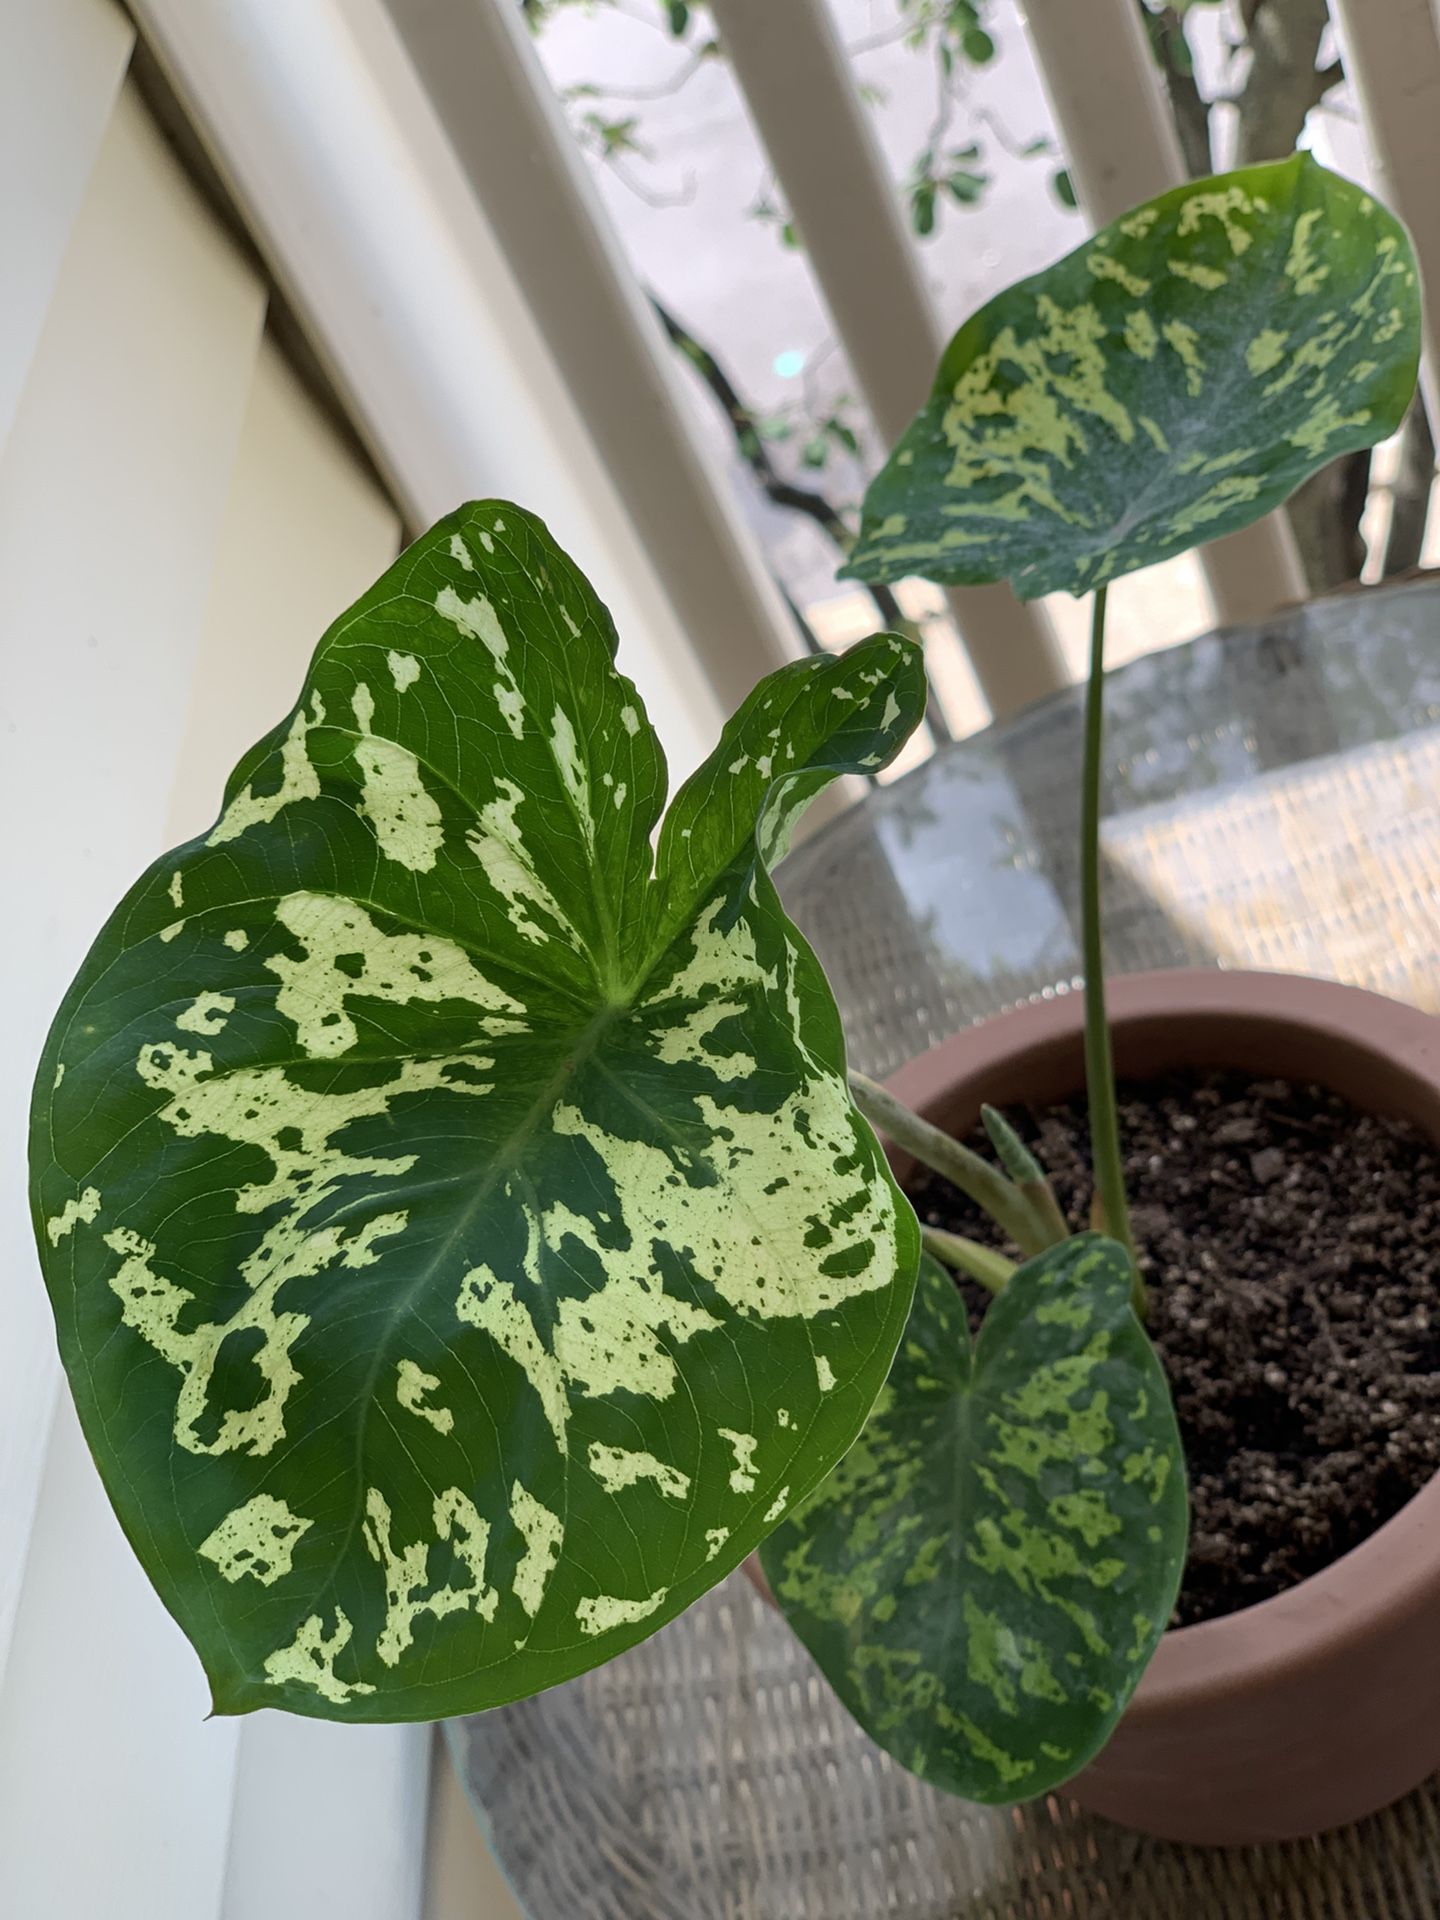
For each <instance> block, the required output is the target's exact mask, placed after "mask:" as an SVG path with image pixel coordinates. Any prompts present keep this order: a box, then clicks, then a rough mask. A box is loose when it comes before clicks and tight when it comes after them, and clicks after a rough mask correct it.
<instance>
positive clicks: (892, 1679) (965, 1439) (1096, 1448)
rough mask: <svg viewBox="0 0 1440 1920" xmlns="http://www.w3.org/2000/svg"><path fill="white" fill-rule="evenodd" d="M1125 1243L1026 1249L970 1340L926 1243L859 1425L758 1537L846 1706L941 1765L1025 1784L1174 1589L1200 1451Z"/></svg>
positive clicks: (1049, 1763)
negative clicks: (839, 1456) (1155, 1340)
mask: <svg viewBox="0 0 1440 1920" xmlns="http://www.w3.org/2000/svg"><path fill="white" fill-rule="evenodd" d="M1129 1290H1130V1268H1129V1259H1128V1256H1127V1255H1126V1254H1125V1252H1124V1250H1123V1249H1122V1248H1120V1247H1119V1246H1117V1245H1115V1244H1114V1243H1113V1242H1110V1241H1105V1240H1101V1239H1099V1238H1097V1237H1096V1236H1094V1235H1085V1236H1081V1237H1080V1238H1077V1239H1075V1240H1071V1241H1067V1242H1066V1243H1065V1244H1064V1245H1063V1246H1060V1247H1055V1248H1051V1249H1049V1250H1048V1251H1047V1252H1046V1253H1044V1254H1042V1255H1040V1256H1039V1257H1038V1258H1037V1259H1035V1260H1032V1261H1030V1262H1029V1263H1028V1264H1027V1265H1026V1266H1024V1267H1022V1268H1021V1269H1020V1270H1019V1272H1017V1273H1016V1274H1015V1275H1014V1276H1013V1277H1012V1278H1011V1279H1010V1281H1009V1282H1008V1283H1007V1285H1006V1287H1005V1289H1004V1291H1003V1292H1002V1293H1001V1294H1000V1295H999V1296H998V1297H997V1298H996V1299H995V1300H994V1301H993V1302H992V1303H991V1305H990V1306H989V1308H988V1309H987V1312H986V1316H985V1320H984V1322H983V1325H982V1330H981V1334H980V1338H979V1340H978V1342H977V1343H976V1346H975V1350H974V1353H973V1356H972V1353H971V1348H970V1340H969V1331H968V1327H967V1325H966V1317H965V1309H964V1305H963V1302H962V1300H961V1298H960V1295H959V1294H958V1293H957V1291H956V1288H955V1285H954V1283H953V1281H952V1280H951V1279H950V1278H949V1276H948V1275H947V1274H945V1272H944V1271H943V1269H942V1268H940V1267H939V1265H938V1264H937V1263H936V1262H935V1261H933V1260H931V1259H930V1258H929V1257H928V1256H927V1257H926V1258H924V1259H923V1260H922V1262H921V1274H920V1282H919V1285H918V1287H917V1289H916V1295H915V1305H914V1308H913V1309H912V1313H911V1319H910V1323H909V1325H908V1327H907V1328H906V1332H905V1336H904V1339H903V1340H902V1342H901V1346H900V1350H899V1353H898V1354H897V1357H896V1361H895V1366H894V1368H893V1370H892V1372H891V1376H890V1379H889V1381H888V1383H887V1385H886V1388H885V1391H884V1393H883V1394H882V1396H881V1398H880V1400H879V1401H878V1402H877V1404H876V1407H875V1409H874V1411H873V1413H872V1415H871V1418H870V1420H869V1422H868V1423H867V1425H866V1427H865V1430H864V1432H863V1433H862V1434H861V1436H860V1438H859V1440H857V1441H856V1443H855V1445H854V1447H852V1448H851V1450H850V1452H849V1453H848V1454H847V1455H846V1456H845V1458H844V1459H843V1460H842V1461H841V1463H840V1465H839V1466H838V1467H837V1468H836V1469H835V1471H834V1472H833V1473H832V1474H831V1476H830V1478H829V1479H828V1480H827V1481H826V1482H825V1483H824V1484H823V1485H822V1486H821V1487H819V1488H818V1489H817V1491H816V1492H815V1493H814V1494H813V1495H812V1496H811V1498H810V1499H809V1501H807V1502H805V1503H803V1504H802V1505H801V1506H800V1507H798V1508H797V1509H795V1510H794V1511H792V1512H791V1514H790V1515H789V1517H788V1518H787V1519H786V1520H785V1521H784V1522H783V1523H782V1525H781V1526H780V1527H779V1529H777V1531H776V1532H775V1533H774V1534H773V1535H772V1536H771V1537H770V1539H769V1540H767V1541H766V1543H765V1545H764V1546H763V1547H762V1549H761V1559H762V1563H763V1565H764V1568H765V1572H766V1576H767V1578H768V1579H769V1582H770V1585H771V1588H772V1590H773V1592H774V1593H775V1595H776V1598H777V1599H778V1600H779V1602H780V1605H781V1606H782V1608H783V1609H784V1610H785V1612H786V1614H787V1616H788V1618H789V1620H790V1622H791V1625H792V1626H793V1627H794V1628H795V1630H796V1632H797V1633H798V1634H799V1636H800V1638H801V1639H802V1640H803V1641H804V1643H805V1645H806V1646H807V1647H808V1648H809V1650H810V1652H811V1653H812V1654H813V1655H814V1657H815V1659H816V1660H817V1661H818V1662H819V1665H820V1667H821V1669H822V1671H823V1672H824V1673H825V1676H826V1678H827V1679H828V1680H829V1681H830V1683H831V1685H832V1686H833V1687H834V1688H835V1690H836V1692H837V1693H838V1694H839V1696H840V1698H841V1699H842V1700H843V1701H844V1703H845V1705H846V1706H847V1707H848V1708H849V1710H850V1712H851V1713H853V1714H854V1715H855V1717H856V1719H857V1720H858V1721H859V1722H860V1724H861V1725H862V1726H863V1727H864V1728H865V1730H866V1731H867V1732H868V1733H869V1734H870V1736H871V1737H872V1739H874V1740H875V1741H876V1742H877V1743H878V1744H879V1745H880V1746H882V1747H883V1748H885V1750H886V1751H887V1752H888V1753H890V1754H892V1755H894V1757H895V1758H896V1759H897V1760H899V1761H900V1762H901V1763H902V1764H903V1765H905V1766H907V1767H909V1768H910V1769H911V1770H912V1771H913V1772H915V1773H918V1774H919V1775H921V1777H922V1778H924V1779H926V1780H928V1781H929V1782H930V1783H931V1784H932V1785H935V1786H938V1787H942V1788H945V1789H947V1790H948V1791H950V1792H953V1793H959V1794H963V1795H964V1796H965V1797H967V1798H968V1799H972V1800H979V1801H985V1802H988V1803H999V1804H1004V1803H1007V1802H1010V1801H1015V1800H1021V1799H1028V1798H1030V1797H1032V1796H1033V1795H1035V1794H1038V1793H1043V1792H1046V1791H1047V1790H1048V1789H1049V1788H1051V1787H1053V1786H1056V1785H1058V1784H1059V1783H1060V1782H1061V1781H1063V1780H1066V1779H1068V1778H1069V1777H1070V1776H1071V1775H1072V1774H1074V1773H1075V1772H1077V1771H1078V1770H1079V1769H1080V1768H1081V1767H1082V1766H1083V1765H1084V1764H1085V1763H1086V1761H1087V1760H1089V1759H1090V1758H1092V1757H1093V1755H1094V1754H1095V1753H1096V1752H1097V1751H1098V1750H1099V1748H1100V1747H1101V1746H1102V1745H1103V1743H1104V1741H1105V1739H1106V1738H1107V1737H1108V1735H1109V1733H1110V1731H1111V1729H1112V1728H1113V1727H1114V1725H1115V1722H1116V1721H1117V1720H1118V1718H1119V1716H1120V1714H1121V1712H1122V1711H1123V1709H1124V1706H1125V1703H1126V1702H1127V1701H1128V1699H1129V1698H1130V1695H1131V1693H1132V1692H1133V1690H1134V1688H1135V1686H1136V1684H1137V1683H1138V1681H1139V1678H1140V1675H1141V1674H1142V1673H1143V1671H1144V1669H1145V1666H1146V1664H1147V1662H1148V1661H1149V1658H1150V1655H1151V1654H1152V1653H1153V1651H1154V1648H1155V1646H1156V1644H1157V1642H1158V1640H1159V1637H1160V1634H1161V1633H1162V1631H1163V1630H1164V1627H1165V1623H1166V1621H1167V1620H1168V1618H1169V1616H1170V1612H1171V1610H1172V1608H1173V1605H1174V1600H1175V1594H1176V1591H1177V1589H1178V1585H1179V1578H1180V1571H1181V1568H1182V1566H1183V1563H1184V1555H1185V1537H1186V1499H1185V1486H1184V1464H1183V1459H1182V1456H1181V1452H1180V1443H1179V1435H1178V1432H1177V1430H1176V1427H1175V1420H1174V1415H1173V1412H1172V1411H1171V1408H1170V1401H1169V1395H1168V1393H1167V1391H1166V1387H1165V1380H1164V1376H1163V1374H1162V1372H1161V1369H1160V1365H1159V1362H1158V1360H1157V1358H1156V1356H1155V1353H1154V1350H1153V1348H1152V1347H1151V1346H1150V1343H1149V1341H1148V1340H1147V1339H1146V1337H1145V1334H1144V1332H1143V1330H1142V1329H1141V1327H1140V1325H1139V1323H1138V1322H1137V1321H1136V1319H1135V1317H1134V1315H1133V1313H1132V1312H1131V1310H1130V1305H1129Z"/></svg>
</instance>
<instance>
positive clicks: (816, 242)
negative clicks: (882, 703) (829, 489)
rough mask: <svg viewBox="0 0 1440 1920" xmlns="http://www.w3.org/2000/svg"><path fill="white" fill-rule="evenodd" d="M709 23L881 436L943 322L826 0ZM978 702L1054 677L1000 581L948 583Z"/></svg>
mask: <svg viewBox="0 0 1440 1920" xmlns="http://www.w3.org/2000/svg"><path fill="white" fill-rule="evenodd" d="M713 12H714V16H715V22H716V25H717V26H718V27H719V29H720V35H721V40H722V43H723V45H724V48H725V52H726V54H727V55H728V57H729V60H730V64H731V66H732V68H733V69H734V71H735V74H736V76H737V78H738V79H739V82H740V85H741V87H742V89H743V90H744V94H745V98H746V101H747V103H748V105H749V108H750V112H751V114H752V115H753V117H754V120H755V125H756V129H757V131H758V132H759V135H760V138H761V140H762V141H763V143H764V145H765V149H766V152H767V153H768V155H769V158H770V162H771V165H772V166H773V167H774V169H775V175H776V178H777V180H778V181H779V184H780V189H781V192H782V193H783V194H784V196H785V200H786V203H787V205H788V207H789V210H790V212H791V214H792V215H793V216H794V218H795V220H796V221H797V222H798V224H799V227H800V230H801V232H802V233H803V234H804V237H805V249H806V253H807V254H808V256H809V259H810V262H811V265H812V266H813V267H814V270H815V277H816V279H817V280H818V281H819V283H820V289H821V291H822V293H823V294H824V296H825V304H826V305H827V307H828V308H829V309H830V315H831V318H832V319H833V320H834V322H835V328H836V332H837V333H838V334H839V336H840V340H841V342H842V344H843V345H844V348H845V351H846V353H847V354H848V356H849V359H850V364H851V366H852V367H853V369H854V371H855V378H856V380H857V381H858V382H859V385H860V388H861V391H862V392H863V393H864V396H865V400H866V403H867V405H868V406H869V409H870V412H871V415H872V417H873V419H874V421H875V425H876V427H877V428H878V429H879V431H880V433H881V435H882V436H883V438H884V439H885V441H886V443H887V444H893V443H894V442H895V441H896V440H898V439H899V437H900V435H901V434H902V433H903V432H904V431H905V429H906V427H908V426H909V424H910V421H911V419H912V417H913V416H914V414H915V412H916V410H917V409H918V408H919V407H920V406H921V405H922V403H923V402H924V400H925V397H926V395H927V394H928V393H929V391H930V386H931V382H932V380H933V378H934V373H935V363H936V361H937V360H938V359H939V357H940V350H941V347H942V346H943V344H944V340H945V334H944V333H943V332H942V330H941V327H940V325H939V323H938V321H937V319H936V316H935V313H934V310H933V308H932V306H931V302H930V298H929V295H928V293H927V291H926V288H925V283H924V280H923V279H922V277H921V273H920V267H919V263H918V261H917V259H916V257H915V252H914V249H913V247H912V246H911V244H910V241H909V239H908V237H907V235H906V233H905V231H904V227H903V225H902V222H901V219H900V213H899V208H898V206H897V203H896V197H895V193H894V191H893V189H892V187H891V184H890V181H889V178H888V176H887V174H886V170H885V163H884V160H883V158H882V157H881V154H880V151H879V148H878V145H877V143H876V140H875V134H874V130H873V128H872V127H871V124H870V119H869V116H868V115H867V113H866V111H865V108H864V105H863V103H862V102H861V100H860V98H859V96H858V94H857V92H856V90H855V82H854V78H853V76H852V74H851V71H850V63H849V59H848V57H847V55H846V53H845V50H844V48H843V46H842V45H841V44H840V41H839V38H838V36H837V34H836V32H835V27H834V23H833V22H832V20H831V18H830V13H829V10H828V8H827V6H826V5H825V0H713ZM949 597H950V604H951V607H952V610H953V611H954V614H955V619H956V623H957V624H958V626H959V628H960V632H961V636H962V638H963V640H964V643H965V647H966V651H967V652H968V653H969V655H970V659H971V661H972V663H973V665H974V668H975V674H976V678H977V679H978V680H979V682H980V686H981V690H982V691H983V693H984V695H985V698H986V700H987V701H988V702H989V705H990V710H991V712H992V713H993V714H995V716H996V717H997V718H1003V717H1004V716H1005V715H1006V714H1008V713H1013V712H1014V711H1015V710H1016V709H1017V708H1019V707H1022V706H1025V705H1026V704H1027V703H1028V702H1029V701H1031V700H1034V699H1037V698H1039V697H1040V696H1041V695H1042V694H1046V693H1053V692H1054V691H1055V690H1056V689H1057V688H1058V687H1062V686H1064V685H1065V683H1066V679H1067V675H1066V674H1065V671H1064V668H1063V666H1062V665H1061V662H1060V657H1059V654H1058V652H1057V650H1056V647H1055V641H1054V637H1053V635H1052V633H1051V630H1050V625H1049V622H1048V621H1047V620H1046V618H1045V616H1044V614H1043V613H1042V612H1041V611H1040V610H1039V609H1038V608H1029V607H1024V606H1022V605H1021V604H1020V602H1019V601H1018V600H1016V598H1015V596H1014V595H1013V594H1012V593H1011V592H1010V590H1009V588H1008V587H965V588H960V589H957V590H955V591H954V592H952V593H951V595H950V596H949Z"/></svg>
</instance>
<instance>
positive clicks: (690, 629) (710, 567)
mask: <svg viewBox="0 0 1440 1920" xmlns="http://www.w3.org/2000/svg"><path fill="white" fill-rule="evenodd" d="M387 4H388V10H389V13H390V17H391V19H392V21H393V22H394V26H395V30H396V33H397V34H398V36H399V39H400V41H401V42H402V43H403V45H404V48H405V51H406V53H407V54H408V55H409V58H410V61H411V63H412V65H413V66H414V68H415V71H416V73H417V74H418V75H419V78H420V80H421V82H422V84H423V85H424V87H425V90H426V92H427V93H428V95H429V97H430V101H431V104H432V105H433V107H434V109H435V113H436V116H437V118H438V119H439V121H440V124H441V125H442V127H443V128H444V130H445V133H446V135H447V137H448V139H449V142H450V145H451V147H452V149H453V151H454V153H455V156H456V158H457V160H458V161H459V164H460V167H461V170H462V171H463V173H464V174H465V177H466V179H467V180H468V182H469V185H470V189H471V191H472V193H473V194H474V196H475V199H476V201H477V203H478V204H479V206H480V208H481V209H482V211H483V213H484V215H485V217H486V220H487V221H488V223H489V225H490V227H491V228H492V230H493V231H494V233H495V236H496V238H497V239H498V241H499V243H500V245H501V247H502V248H503V249H504V252H505V257H506V261H507V263H508V265H509V268H510V271H511V272H512V273H513V274H514V276H515V279H516V281H517V282H518V284H519V286H520V289H521V291H522V293H523V294H524V297H525V299H526V301H527V303H528V305H529V307H530V310H531V312H532V313H533V314H534V316H535V320H536V323H537V325H538V326H539V328H540V331H541V333H542V334H543V335H544V338H545V339H546V341H547V342H548V344H549V347H550V351H551V353H552V355H553V356H554V359H555V361H556V364H557V365H558V367H559V369H560V372H561V375H562V377H563V378H564V380H565V382H566V384H567V386H568V387H569V389H570V392H571V394H572V395H573V397H574V400H575V402H576V405H577V406H578V408H579V410H580V413H581V414H582V416H583V418H584V420H585V424H586V426H587V428H588V429H589V432H590V434H591V437H592V438H593V440H594V442H595V444H596V447H597V449H598V451H599V453H600V456H601V459H602V460H603V462H604V464H605V467H606V469H607V470H608V472H609V474H610V476H611V479H612V483H613V486H614V489H615V491H616V493H617V494H618V496H619V497H620V499H621V500H622V501H623V502H624V505H625V508H626V510H627V512H628V514H629V516H630V518H631V520H632V521H633V523H634V525H635V528H636V531H637V533H638V534H639V536H640V539H641V541H642V542H643V544H644V546H645V548H646V551H647V553H648V554H649V556H650V560H651V564H652V565H653V566H654V567H655V569H656V571H657V572H658V573H659V574H660V576H661V578H662V579H663V580H664V582H665V586H666V590H667V592H668V594H669V596H670V599H671V601H672V602H673V604H674V606H675V609H676V613H677V615H678V617H679V620H680V624H681V627H682V628H683V630H684V632H685V633H686V635H687V637H688V639H689V641H690V644H691V645H692V646H693V647H694V649H695V651H696V653H697V655H698V657H699V659H700V662H701V664H702V665H703V667H704V669H705V672H706V673H707V675H708V676H709V678H710V680H711V682H712V684H713V685H714V687H715V689H716V692H717V693H718V694H719V696H720V698H721V701H722V704H723V705H724V706H725V707H726V709H727V710H728V709H729V708H731V707H735V706H738V705H739V703H740V701H741V700H742V699H743V698H744V697H745V695H746V694H747V693H748V692H749V691H750V689H751V687H753V686H754V684H755V682H756V681H757V680H758V679H759V678H760V677H761V675H762V674H764V673H766V672H768V671H769V670H770V669H771V668H772V667H775V666H778V665H780V664H781V662H782V661H784V660H787V659H791V658H794V657H795V655H796V654H797V653H798V652H799V650H800V647H799V641H798V638H797V635H796V632H795V628H794V623H793V622H792V621H791V620H790V618H789V617H788V615H787V613H786V610H785V606H784V602H783V601H782V599H781V597H780V594H779V591H778V589H777V588H776V587H775V585H774V583H773V581H772V580H771V579H770V577H769V576H768V574H767V573H766V572H765V570H764V567H763V565H762V564H761V561H760V556H759V552H758V549H757V548H756V545H755V542H754V541H753V539H752V538H751V537H750V535H749V534H748V532H747V531H746V529H745V528H744V526H743V525H742V524H741V522H740V519H739V516H738V514H737V513H736V511H735V509H734V508H733V507H732V505H731V503H730V500H729V498H728V496H727V494H726V492H725V488H724V481H723V478H722V477H721V476H720V475H719V474H718V473H717V472H716V471H714V470H713V469H712V465H711V462H710V461H709V459H708V458H707V456H706V453H705V451H704V449H702V447H701V446H700V444H699V442H698V441H697V439H696V437H695V435H694V434H693V433H692V432H691V430H690V427H689V424H688V420H687V413H686V407H685V404H684V399H683V396H682V394H681V390H680V386H679V378H678V371H677V369H676V368H675V367H674V365H673V363H672V356H671V354H670V350H669V348H668V347H667V346H666V344H665V342H664V340H663V338H662V336H661V333H660V328H659V324H658V322H657V321H656V319H655V317H654V315H653V314H652V313H651V312H650V311H649V309H648V307H647V304H646V302H645V299H644V296H643V294H642V292H641V290H640V287H639V284H638V282H637V281H636V278H635V275H634V273H633V272H632V271H631V269H630V267H629V266H628V264H627V263H626V262H625V260H624V258H623V256H622V254H621V251H620V246H619V242H618V240H617V239H616V237H615V235H614V233H613V232H612V230H611V226H610V221H609V218H608V216H607V214H606V212H605V209H604V207H603V206H602V205H601V202H600V197H599V195H598V193H597V192H596V191H595V187H594V183H593V182H592V181H591V179H590V178H589V175H588V174H587V172H586V170H585V166H584V163H583V161H582V159H581V157H580V154H579V152H578V150H577V149H576V146H575V143H574V140H573V139H572V137H571V135H570V132H569V129H568V127H567V126H566V125H565V122H564V118H563V116H562V114H561V111H560V106H559V102H558V101H557V100H556V98H555V94H554V90H553V88H552V87H551V86H550V83H549V81H548V80H547V79H546V78H545V75H544V73H543V71H542V69H541V67H540V63H539V60H538V58H537V56H536V54H535V51H534V49H533V47H532V46H531V45H530V43H529V35H528V33H527V31H526V29H525V26H524V23H523V21H522V19H521V15H520V9H519V8H518V6H515V5H513V4H511V0H387Z"/></svg>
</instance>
